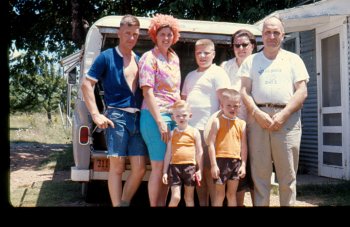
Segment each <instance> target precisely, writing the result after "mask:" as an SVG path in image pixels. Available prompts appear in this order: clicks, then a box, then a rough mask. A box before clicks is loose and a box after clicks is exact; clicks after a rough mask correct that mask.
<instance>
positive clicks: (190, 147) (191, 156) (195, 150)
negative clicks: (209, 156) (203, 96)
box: [162, 100, 203, 207]
mask: <svg viewBox="0 0 350 227" xmlns="http://www.w3.org/2000/svg"><path fill="white" fill-rule="evenodd" d="M171 112H172V118H173V120H174V121H175V122H176V124H177V127H176V128H174V130H173V131H172V132H171V139H170V140H169V142H168V144H167V150H166V153H165V159H164V167H163V178H162V180H163V183H164V184H168V183H169V184H170V185H171V200H170V203H169V207H177V206H178V204H179V202H180V200H181V185H182V184H184V186H185V190H184V193H185V194H184V199H185V203H186V206H187V207H193V206H194V189H195V187H194V186H195V184H196V181H197V182H200V180H201V179H202V171H203V170H202V162H203V160H202V159H203V158H202V154H203V149H202V141H201V135H200V133H199V131H198V129H196V128H194V127H192V126H190V125H188V120H189V119H190V118H191V115H192V113H191V110H190V106H189V104H188V103H187V102H186V101H184V100H178V101H177V102H175V103H174V105H173V107H172V110H171ZM168 174H169V176H168Z"/></svg>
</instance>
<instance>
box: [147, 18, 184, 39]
mask: <svg viewBox="0 0 350 227" xmlns="http://www.w3.org/2000/svg"><path fill="white" fill-rule="evenodd" d="M165 27H169V28H170V29H171V30H172V31H173V34H174V39H173V43H172V44H175V43H176V42H177V41H178V40H179V38H180V26H179V23H178V21H177V19H175V18H174V17H173V16H170V15H164V14H156V15H155V16H154V17H153V18H152V19H151V23H150V25H149V28H148V34H149V36H150V37H151V39H152V41H153V42H154V43H157V33H158V31H159V29H161V28H165Z"/></svg>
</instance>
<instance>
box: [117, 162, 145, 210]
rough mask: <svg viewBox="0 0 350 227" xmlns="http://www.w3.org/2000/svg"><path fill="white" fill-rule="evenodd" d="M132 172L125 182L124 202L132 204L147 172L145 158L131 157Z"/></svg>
mask: <svg viewBox="0 0 350 227" xmlns="http://www.w3.org/2000/svg"><path fill="white" fill-rule="evenodd" d="M129 160H130V164H131V171H130V174H129V176H128V178H127V179H126V181H125V184H124V188H123V194H122V201H123V202H126V203H127V204H130V201H131V199H132V197H133V196H134V194H135V193H136V191H137V189H138V188H139V186H140V184H141V181H142V178H143V176H144V175H145V172H146V161H145V157H144V156H129Z"/></svg>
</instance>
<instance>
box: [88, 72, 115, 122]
mask: <svg viewBox="0 0 350 227" xmlns="http://www.w3.org/2000/svg"><path fill="white" fill-rule="evenodd" d="M95 84H96V81H93V80H91V79H88V78H86V77H84V78H83V82H82V85H81V91H82V93H83V97H84V101H85V105H86V107H87V109H88V110H89V112H90V114H91V117H92V120H93V121H94V122H95V124H96V125H97V127H99V128H107V127H108V125H110V126H112V128H114V124H113V122H112V121H111V120H109V119H108V118H107V117H105V116H104V115H103V114H100V112H99V111H98V108H97V105H96V99H95V94H94V86H95Z"/></svg>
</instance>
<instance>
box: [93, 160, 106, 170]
mask: <svg viewBox="0 0 350 227" xmlns="http://www.w3.org/2000/svg"><path fill="white" fill-rule="evenodd" d="M93 162H94V171H96V172H108V171H109V159H107V158H94V161H93Z"/></svg>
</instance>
